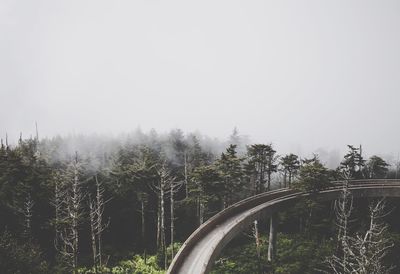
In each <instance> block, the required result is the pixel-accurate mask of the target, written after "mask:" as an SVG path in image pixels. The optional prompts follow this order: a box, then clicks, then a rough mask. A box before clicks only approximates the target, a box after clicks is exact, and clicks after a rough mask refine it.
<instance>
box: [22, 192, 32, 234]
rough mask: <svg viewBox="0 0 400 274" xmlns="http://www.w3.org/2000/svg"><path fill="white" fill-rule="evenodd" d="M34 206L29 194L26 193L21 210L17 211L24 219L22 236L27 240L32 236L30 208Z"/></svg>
mask: <svg viewBox="0 0 400 274" xmlns="http://www.w3.org/2000/svg"><path fill="white" fill-rule="evenodd" d="M34 205H35V203H34V201H33V200H32V197H31V194H30V193H28V194H27V195H26V198H25V201H24V203H23V205H22V208H20V209H19V210H18V211H19V212H20V213H21V214H22V215H23V217H24V236H25V237H26V238H27V239H31V236H32V233H31V232H32V208H33V206H34Z"/></svg>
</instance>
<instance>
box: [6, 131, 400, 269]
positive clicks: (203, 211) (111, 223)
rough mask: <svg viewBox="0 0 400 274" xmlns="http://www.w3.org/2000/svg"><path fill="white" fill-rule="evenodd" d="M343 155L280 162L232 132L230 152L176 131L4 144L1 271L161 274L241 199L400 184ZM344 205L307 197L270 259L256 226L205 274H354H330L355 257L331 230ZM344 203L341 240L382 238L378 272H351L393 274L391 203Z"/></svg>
mask: <svg viewBox="0 0 400 274" xmlns="http://www.w3.org/2000/svg"><path fill="white" fill-rule="evenodd" d="M346 150H347V152H346V153H345V154H344V155H343V158H342V160H341V162H340V164H339V165H338V166H337V168H335V169H331V168H328V167H326V165H325V164H324V163H323V161H321V160H320V159H319V157H318V155H313V156H312V157H309V158H303V157H300V156H299V155H295V154H293V153H289V154H284V155H281V154H280V153H279V152H278V151H276V149H275V147H274V145H273V144H272V143H266V144H260V143H256V144H248V143H246V140H245V138H242V137H241V136H240V135H239V134H238V132H237V131H236V130H234V132H233V133H232V135H231V136H230V137H229V139H228V140H227V141H226V142H220V141H218V140H216V139H212V138H208V137H205V136H202V135H200V134H194V133H190V134H185V133H183V132H182V131H181V130H179V129H175V130H171V131H170V132H169V133H167V134H158V133H157V132H156V131H154V130H152V131H150V132H149V133H142V132H139V133H135V134H132V135H126V136H124V137H123V138H102V137H100V136H95V135H94V136H90V135H89V136H83V135H82V136H81V135H76V136H64V137H63V136H56V137H52V138H39V135H38V134H37V135H36V136H34V137H30V138H23V136H22V135H21V137H20V138H19V140H18V141H16V142H15V143H13V144H9V141H8V140H7V137H6V138H5V139H2V140H1V147H0V269H1V272H2V273H21V274H26V273H87V274H89V273H165V270H166V269H167V268H168V265H169V264H170V262H171V260H172V258H173V257H174V255H175V254H176V253H177V251H178V249H179V247H180V245H181V244H182V243H183V242H184V241H185V240H186V239H187V238H188V237H189V235H190V234H191V233H192V232H193V231H194V230H195V229H196V228H197V227H199V226H200V225H201V224H202V223H204V222H206V221H207V220H208V219H209V218H210V217H212V216H213V215H215V214H216V213H218V212H220V211H221V210H224V209H225V208H227V207H229V206H230V205H232V204H234V203H236V202H238V201H240V200H242V199H244V198H246V197H250V196H252V195H255V194H259V193H263V192H265V191H269V190H272V189H277V188H283V187H289V188H295V189H299V190H302V191H310V192H313V191H319V190H321V189H324V188H327V187H329V186H330V185H331V184H332V182H333V181H340V180H344V179H346V180H347V179H377V178H382V179H383V178H386V179H390V178H392V179H397V178H398V171H399V166H398V165H390V164H389V163H388V162H386V161H385V160H384V159H383V158H381V157H379V156H376V155H373V156H371V157H368V158H367V157H365V156H364V151H362V147H361V146H358V145H347V146H346ZM342 196H343V197H342V200H340V199H339V200H338V201H336V202H334V201H332V202H323V201H319V200H318V199H313V198H309V199H308V198H307V199H303V200H301V201H300V202H298V203H297V204H296V206H295V207H293V208H291V209H290V210H288V211H286V212H280V213H279V220H278V227H279V234H278V242H277V246H278V249H277V250H278V251H277V254H276V258H275V259H274V260H273V261H270V260H267V248H268V229H269V225H268V220H259V221H258V222H257V223H255V224H254V226H251V227H249V228H248V229H247V230H246V231H243V233H242V234H241V235H240V236H239V237H237V238H235V239H234V240H233V241H232V242H231V243H230V244H229V246H228V247H227V248H225V249H224V251H223V253H222V255H221V256H220V258H218V259H217V260H216V262H215V266H214V269H213V273H350V272H335V271H336V270H335V264H336V267H337V263H338V262H337V260H336V259H337V258H338V256H337V254H343V253H346V252H347V251H346V250H351V248H350V247H346V246H347V245H349V246H350V243H346V241H344V240H343V236H341V235H340V233H339V234H338V231H341V230H340V229H339V228H340V226H338V220H343V218H344V217H343V216H344V215H346V214H347V213H349V212H348V211H349V208H347V204H348V203H349V200H348V193H347V194H346V191H344V194H343V195H342ZM341 201H342V204H341ZM351 203H352V207H351V209H352V211H353V212H352V216H351V217H350V214H348V215H349V216H348V217H349V226H351V228H349V233H353V234H354V235H361V234H362V233H365V231H369V230H368V229H367V228H368V224H369V223H371V222H373V221H374V220H376V221H377V222H378V223H377V227H379V228H380V231H381V232H382V233H380V236H381V237H380V238H379V244H380V246H379V248H378V249H377V251H376V254H378V255H379V256H378V255H376V254H375V253H374V254H375V255H376V256H378V257H379V260H377V261H376V264H375V265H374V271H376V272H371V270H368V268H366V270H365V272H357V273H397V272H396V262H398V261H399V259H400V252H398V251H400V245H399V244H400V233H399V227H400V223H399V220H397V219H396V218H395V216H398V214H399V212H398V205H399V202H398V201H396V200H395V199H385V200H379V201H377V200H369V199H360V200H354V202H353V200H351ZM338 205H339V206H338ZM340 205H343V207H342V208H341V207H340ZM340 210H342V211H340ZM346 210H347V211H346ZM374 210H375V211H374ZM371 212H378V213H379V214H380V215H379V214H378V215H373V214H372V213H371ZM341 214H342V215H341ZM371 216H375V217H374V218H376V219H374V218H372V217H371ZM376 216H378V217H376ZM340 218H342V219H340ZM350 219H351V220H350ZM339 223H343V222H339ZM346 224H347V215H346ZM341 237H342V238H341ZM357 237H358V236H354V239H357ZM349 239H350V238H349ZM344 243H346V245H345V244H344ZM352 244H353V245H355V244H357V241H356V240H354V241H353V242H352ZM341 248H342V249H341ZM346 248H347V249H346ZM373 248H375V247H370V249H369V250H374V249H373ZM335 254H336V255H335ZM375 255H374V256H375ZM335 260H336V261H335ZM349 260H350V259H349ZM377 265H379V266H377ZM370 269H372V268H370Z"/></svg>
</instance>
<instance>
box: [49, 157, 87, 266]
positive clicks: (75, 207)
mask: <svg viewBox="0 0 400 274" xmlns="http://www.w3.org/2000/svg"><path fill="white" fill-rule="evenodd" d="M80 169H81V165H80V163H79V160H78V154H77V153H76V154H75V157H74V159H73V161H72V163H71V164H70V165H69V166H68V167H67V170H66V171H65V172H64V173H60V174H58V176H57V178H56V184H55V198H54V202H53V204H54V206H55V211H56V212H55V213H56V216H55V230H56V238H55V240H54V245H55V247H56V250H57V251H58V252H59V254H60V255H61V258H62V260H63V262H64V263H65V264H66V266H67V268H69V269H71V270H72V272H74V273H76V271H77V267H78V255H79V250H78V246H79V225H80V220H81V218H82V214H83V212H82V203H83V200H84V197H85V195H84V192H83V189H82V182H81V181H80V179H79V176H80V174H79V173H80Z"/></svg>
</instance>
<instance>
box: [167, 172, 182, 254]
mask: <svg viewBox="0 0 400 274" xmlns="http://www.w3.org/2000/svg"><path fill="white" fill-rule="evenodd" d="M183 183H184V182H178V181H175V178H172V180H171V181H170V184H169V195H170V215H171V226H170V228H171V236H170V241H171V260H172V259H173V258H174V234H175V213H174V209H175V198H174V197H175V193H176V192H178V191H179V189H180V188H181V186H182V185H183Z"/></svg>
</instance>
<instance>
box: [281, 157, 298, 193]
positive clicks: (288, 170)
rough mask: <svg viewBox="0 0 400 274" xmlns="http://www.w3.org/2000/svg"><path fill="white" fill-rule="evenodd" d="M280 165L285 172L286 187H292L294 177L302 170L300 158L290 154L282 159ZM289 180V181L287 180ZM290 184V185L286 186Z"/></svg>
mask: <svg viewBox="0 0 400 274" xmlns="http://www.w3.org/2000/svg"><path fill="white" fill-rule="evenodd" d="M280 165H281V166H282V170H283V182H284V186H285V187H287V186H288V187H290V185H291V183H292V180H293V177H294V175H296V173H297V171H298V169H299V168H300V161H299V157H298V156H297V155H295V154H292V153H291V154H288V155H286V156H284V157H282V158H281V161H280ZM287 179H288V180H287ZM286 183H288V185H286Z"/></svg>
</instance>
